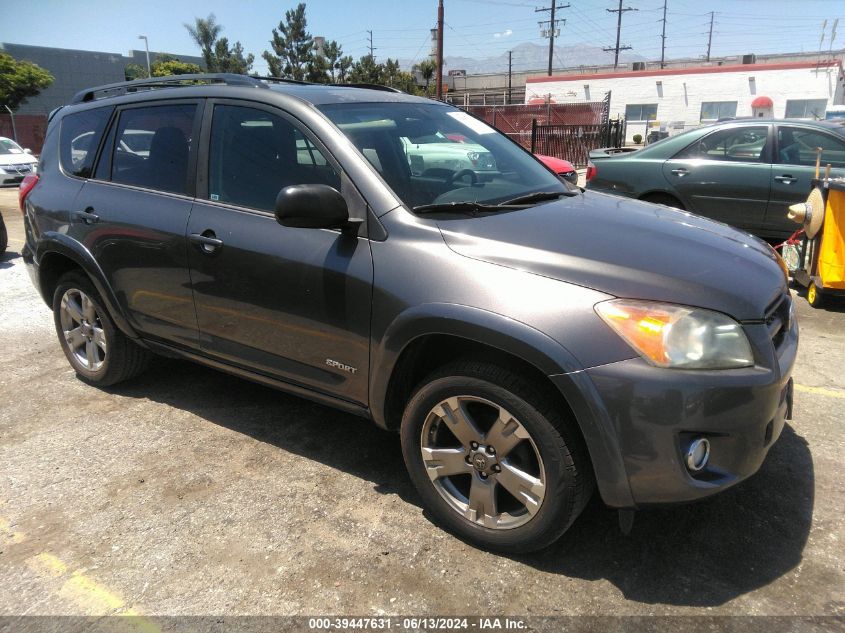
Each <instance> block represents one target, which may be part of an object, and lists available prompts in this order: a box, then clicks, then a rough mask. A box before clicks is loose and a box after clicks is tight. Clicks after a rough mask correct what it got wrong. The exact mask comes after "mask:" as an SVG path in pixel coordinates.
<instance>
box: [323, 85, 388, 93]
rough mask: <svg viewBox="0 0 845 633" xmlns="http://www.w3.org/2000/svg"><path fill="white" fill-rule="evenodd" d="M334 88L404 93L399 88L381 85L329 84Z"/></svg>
mask: <svg viewBox="0 0 845 633" xmlns="http://www.w3.org/2000/svg"><path fill="white" fill-rule="evenodd" d="M328 85H329V86H332V87H334V88H366V89H367V90H381V91H382V92H402V91H401V90H399V89H398V88H391V87H390V86H382V85H381V84H366V83H365V84H328Z"/></svg>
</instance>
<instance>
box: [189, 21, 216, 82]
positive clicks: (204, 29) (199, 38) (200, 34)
mask: <svg viewBox="0 0 845 633" xmlns="http://www.w3.org/2000/svg"><path fill="white" fill-rule="evenodd" d="M184 26H185V28H186V29H187V30H188V33H189V34H190V36H191V38H192V39H193V40H194V42H195V43H196V45H197V46H199V49H200V50H201V51H202V58H203V59H204V60H205V67H206V69H207V70H208V72H210V73H211V72H215V70H216V68H217V65H216V63H215V62H216V59H215V56H214V45H215V43H216V42H217V38H218V37H220V32H221V31H222V30H223V25H222V24H218V23H217V18H216V17H214V14H213V13H209V14H208V17H207V18H205V19H203V18H194V25H193V26H191V25H190V24H185V25H184Z"/></svg>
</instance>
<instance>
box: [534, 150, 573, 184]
mask: <svg viewBox="0 0 845 633" xmlns="http://www.w3.org/2000/svg"><path fill="white" fill-rule="evenodd" d="M534 156H536V157H537V158H539V159H540V160H541V161H542V162H543V164H544V165H545V166H546V167H548V168H549V169H551V170H552V171H553V172H555V173H556V174H557V175H558V176H559V177H560V178H563V179H564V180H566V181H568V182H570V183H572V184H573V185H577V184H578V172H577V171H575V168H574V167H573V166H572V163H570V162H569V161H568V160H563V159H562V158H555V157H554V156H543V155H542V154H534Z"/></svg>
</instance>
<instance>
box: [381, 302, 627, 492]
mask: <svg viewBox="0 0 845 633" xmlns="http://www.w3.org/2000/svg"><path fill="white" fill-rule="evenodd" d="M430 334H444V335H451V336H456V337H460V338H464V339H468V340H470V341H474V342H477V343H480V344H483V345H488V346H492V347H496V348H498V349H500V350H502V351H504V352H507V353H509V354H511V355H513V356H516V357H517V358H520V359H522V360H524V361H526V362H528V363H529V364H531V365H533V366H534V367H536V368H537V369H539V370H540V371H542V372H543V373H544V374H545V375H546V376H548V377H549V378H550V380H551V382H552V383H553V384H554V386H555V388H556V389H557V390H558V391H559V392H560V393H561V395H562V396H563V398H564V399H565V400H566V402H567V403H568V404H569V406H570V408H571V409H572V412H573V415H574V416H575V422H576V423H577V424H578V426H579V428H580V429H581V434H582V436H583V437H584V440H585V442H586V444H587V450H588V451H589V454H590V459H591V461H592V463H593V469H594V471H595V475H596V482H597V484H598V487H599V491H600V493H601V496H602V499H603V500H604V501H605V503H607V504H608V505H611V506H613V507H633V506H634V501H633V497H632V496H631V491H630V486H629V484H628V476H627V473H626V471H625V465H624V461H623V459H622V451H621V449H620V447H619V439H618V437H617V433H616V431H615V428H614V426H613V423H612V421H611V419H610V416H609V415H608V414H607V411H606V409H605V407H604V404H603V403H602V401H601V398H600V396H599V394H598V392H597V391H596V389H595V386H594V385H593V383H592V380H591V379H590V377H589V375H588V374H587V372H585V371H584V368H583V367H581V365H580V363H579V362H578V360H577V359H576V358H575V357H574V356H573V355H572V354H571V353H570V352H569V351H568V350H567V349H566V348H565V347H564V346H563V345H561V344H560V343H558V342H557V341H556V340H554V339H552V338H551V337H549V336H548V335H546V334H544V333H543V332H541V331H539V330H537V329H535V328H533V327H531V326H529V325H527V324H525V323H522V322H521V321H517V320H515V319H511V318H509V317H506V316H503V315H501V314H497V313H494V312H489V311H486V310H482V309H479V308H473V307H470V306H465V305H460V304H451V303H427V304H422V305H418V306H414V307H412V308H409V309H407V310H405V311H404V312H402V313H400V314H399V316H398V317H397V318H396V319H394V321H393V322H392V323H391V324H390V325H389V326H388V328H387V329H386V330H385V333H384V335H383V336H382V338H381V341H380V342H379V343H374V345H373V354H372V363H371V367H372V368H373V370H374V371H373V374H372V378H371V381H370V413H371V416H372V418H373V420H374V421H375V422H376V424H378V425H379V426H381V427H382V428H386V427H387V421H386V419H385V417H386V416H385V403H386V401H387V395H388V394H387V390H388V386H389V384H390V378H391V376H392V375H393V371H394V369H395V367H396V363H397V361H398V360H399V357H400V356H401V354H402V352H403V351H404V350H405V349H406V348H407V347H408V345H410V344H411V343H412V342H413V341H415V340H416V339H418V338H420V337H422V336H425V335H430Z"/></svg>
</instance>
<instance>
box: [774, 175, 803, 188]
mask: <svg viewBox="0 0 845 633" xmlns="http://www.w3.org/2000/svg"><path fill="white" fill-rule="evenodd" d="M775 180H777V181H778V182H782V183H783V184H785V185H791V184H792V183H793V182H795V181H796V180H798V179H797V178H796V177H795V176H792V175H790V174H784V175H783V176H775Z"/></svg>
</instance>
